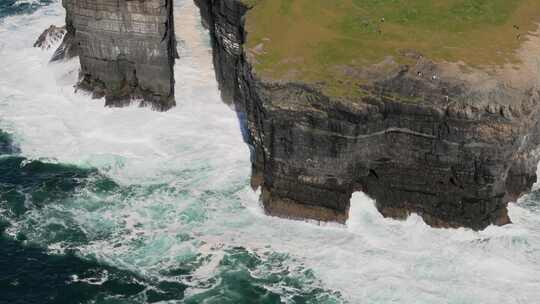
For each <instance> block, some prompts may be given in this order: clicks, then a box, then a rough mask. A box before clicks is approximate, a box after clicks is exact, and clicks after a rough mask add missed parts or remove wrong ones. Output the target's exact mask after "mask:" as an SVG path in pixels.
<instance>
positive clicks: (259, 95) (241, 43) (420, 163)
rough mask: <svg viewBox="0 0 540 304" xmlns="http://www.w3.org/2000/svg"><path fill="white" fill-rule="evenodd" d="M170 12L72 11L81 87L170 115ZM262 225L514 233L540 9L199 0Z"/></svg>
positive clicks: (537, 105)
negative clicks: (379, 219)
mask: <svg viewBox="0 0 540 304" xmlns="http://www.w3.org/2000/svg"><path fill="white" fill-rule="evenodd" d="M171 2H172V0H146V1H144V0H138V1H128V0H121V1H112V0H93V1H70V0H64V6H65V7H66V10H67V19H66V20H67V34H66V36H65V38H64V43H63V45H62V46H61V48H60V50H59V53H67V51H66V50H69V53H72V54H75V53H76V54H77V55H78V56H79V57H80V61H81V71H82V80H81V82H80V84H79V86H80V87H82V88H85V89H87V90H90V91H92V92H94V94H95V95H96V96H97V97H101V96H105V97H106V100H107V104H111V105H122V104H125V103H126V102H129V101H130V100H132V99H133V98H134V97H136V98H140V99H142V100H143V101H144V102H148V103H150V104H152V105H153V106H154V107H155V108H157V109H160V110H166V109H168V108H170V107H172V106H173V105H174V91H173V90H174V76H173V69H172V66H173V64H174V58H175V57H176V51H175V37H174V30H173V29H174V27H173V25H172V22H173V17H172V3H171ZM195 2H196V4H197V5H198V6H199V8H200V11H201V15H202V18H203V23H204V25H205V26H207V27H208V29H209V31H210V34H211V38H212V46H213V56H214V65H215V71H216V78H217V80H218V82H219V85H220V89H221V92H222V97H223V99H224V101H225V102H227V103H230V104H233V105H234V106H235V109H236V110H237V111H238V112H240V113H241V114H242V115H240V117H244V118H245V119H244V121H243V123H244V126H245V128H246V130H247V131H248V132H247V134H248V136H247V137H248V139H247V141H248V144H249V145H250V146H251V147H252V152H253V177H252V183H253V186H254V187H261V188H262V202H263V204H264V207H265V210H266V211H267V213H269V214H271V215H277V216H283V217H288V218H296V219H314V220H321V221H337V222H345V221H346V220H347V217H348V210H349V206H350V198H351V195H352V193H353V192H355V191H363V192H365V193H366V194H368V195H369V196H370V197H372V198H373V199H374V200H375V201H376V206H377V208H378V210H379V211H380V212H381V213H382V214H383V215H384V216H389V217H394V218H405V217H407V216H408V215H409V214H411V213H417V214H419V215H420V216H422V217H423V219H424V220H425V221H426V223H428V224H430V225H432V226H436V227H462V226H464V227H470V228H473V229H483V228H485V227H487V226H488V225H490V224H499V225H502V224H506V223H509V222H510V219H509V217H508V215H507V204H508V202H510V201H515V200H516V199H517V198H518V197H519V196H520V195H522V194H523V193H524V192H526V191H528V190H530V189H531V187H532V185H533V183H534V182H535V181H536V168H537V164H538V161H539V160H540V153H539V152H540V151H539V150H538V145H539V144H540V112H539V110H540V94H539V93H540V91H539V84H540V65H539V63H538V61H537V58H538V56H537V54H538V52H539V51H540V38H539V36H538V22H540V2H538V1H534V0H518V1H480V0H472V1H462V0H445V1H436V2H429V1H427V2H426V1H420V0H414V1H357V0H335V1H324V0H295V1H291V0H195Z"/></svg>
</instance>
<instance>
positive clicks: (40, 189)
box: [0, 131, 186, 304]
mask: <svg viewBox="0 0 540 304" xmlns="http://www.w3.org/2000/svg"><path fill="white" fill-rule="evenodd" d="M18 153H19V149H18V148H17V147H16V146H15V145H14V144H13V141H12V139H11V137H10V136H9V134H7V133H5V132H2V131H0V172H2V174H1V175H0V211H1V212H0V270H1V271H0V303H2V304H3V303H86V302H88V301H93V302H94V303H153V302H158V301H164V300H172V299H182V298H183V296H184V290H185V289H186V286H185V285H184V284H182V283H179V282H172V283H170V282H162V281H157V280H152V279H148V278H143V277H140V276H138V275H136V274H134V273H132V272H130V271H127V270H121V269H117V268H115V267H112V266H108V265H102V264H100V263H98V262H96V261H93V260H91V259H82V258H80V257H78V256H76V255H75V252H74V251H73V252H71V251H69V250H68V252H67V253H66V254H64V255H50V254H48V253H47V252H45V250H44V249H41V248H38V247H35V246H34V245H32V244H30V243H29V242H28V241H26V237H25V236H24V234H23V233H20V232H19V233H18V234H17V235H16V236H15V239H11V238H8V237H7V235H6V233H5V232H6V229H8V228H9V227H10V223H9V220H8V219H9V218H11V219H17V218H21V217H23V216H24V215H25V214H26V213H27V212H28V211H30V210H32V209H40V208H42V207H44V206H46V205H47V204H49V203H54V202H58V201H59V200H63V199H65V198H67V197H69V196H72V195H74V193H75V192H76V191H77V190H78V189H81V188H84V187H88V186H91V187H93V188H94V190H96V191H98V192H99V191H101V192H107V191H111V190H114V189H117V188H118V186H117V185H116V184H115V183H114V182H113V181H111V180H109V179H107V178H104V177H101V178H97V179H96V178H94V177H95V176H96V175H99V173H98V172H97V170H95V169H85V168H78V167H76V166H70V165H62V164H53V163H44V162H41V161H37V160H28V159H26V158H24V157H21V156H18V155H17V154H18ZM90 183H91V184H90ZM70 234H72V235H73V238H77V239H78V241H83V242H84V237H83V235H79V236H77V235H75V234H74V233H70ZM61 237H62V238H64V237H65V236H62V235H61Z"/></svg>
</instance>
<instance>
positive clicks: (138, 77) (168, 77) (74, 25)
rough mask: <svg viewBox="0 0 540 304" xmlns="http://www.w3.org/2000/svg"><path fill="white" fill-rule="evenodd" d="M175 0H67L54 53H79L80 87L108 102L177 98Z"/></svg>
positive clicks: (165, 105)
mask: <svg viewBox="0 0 540 304" xmlns="http://www.w3.org/2000/svg"><path fill="white" fill-rule="evenodd" d="M172 2H173V0H136V1H130V0H92V1H78V0H63V5H64V7H65V8H66V28H67V33H66V35H65V37H64V41H63V43H62V45H61V46H60V48H59V49H58V50H57V52H56V54H55V56H54V58H53V59H60V58H63V57H73V56H75V55H77V56H79V58H80V62H81V80H80V83H79V84H78V87H79V88H81V89H84V90H87V91H90V92H92V93H93V96H94V97H96V98H101V97H105V100H106V104H107V105H109V106H123V105H126V104H130V103H131V102H132V101H138V102H140V103H141V105H150V106H152V107H153V108H154V109H157V110H167V109H170V108H171V107H173V106H174V105H175V101H174V71H173V66H174V61H175V58H176V57H177V56H178V55H177V52H176V37H175V34H174V18H173V3H172Z"/></svg>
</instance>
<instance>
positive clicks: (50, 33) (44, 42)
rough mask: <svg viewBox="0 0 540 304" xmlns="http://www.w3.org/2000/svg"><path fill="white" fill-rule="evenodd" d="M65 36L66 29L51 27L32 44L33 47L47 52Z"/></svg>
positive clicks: (63, 27)
mask: <svg viewBox="0 0 540 304" xmlns="http://www.w3.org/2000/svg"><path fill="white" fill-rule="evenodd" d="M64 35H66V27H65V26H62V27H58V26H55V25H51V26H50V27H49V28H48V29H46V30H44V31H43V33H41V35H39V37H38V39H37V40H36V42H35V43H34V47H36V48H40V49H44V50H48V49H50V48H52V47H55V46H56V45H57V44H58V43H59V42H60V41H62V39H63V38H64Z"/></svg>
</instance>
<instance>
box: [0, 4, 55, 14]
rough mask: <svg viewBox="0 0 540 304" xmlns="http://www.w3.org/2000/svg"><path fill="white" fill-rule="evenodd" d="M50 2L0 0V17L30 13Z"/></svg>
mask: <svg viewBox="0 0 540 304" xmlns="http://www.w3.org/2000/svg"><path fill="white" fill-rule="evenodd" d="M52 2H53V0H27V1H21V0H0V18H3V17H6V16H10V15H16V14H28V13H32V12H34V11H35V10H37V9H39V8H40V7H43V6H45V5H48V4H51V3H52Z"/></svg>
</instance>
